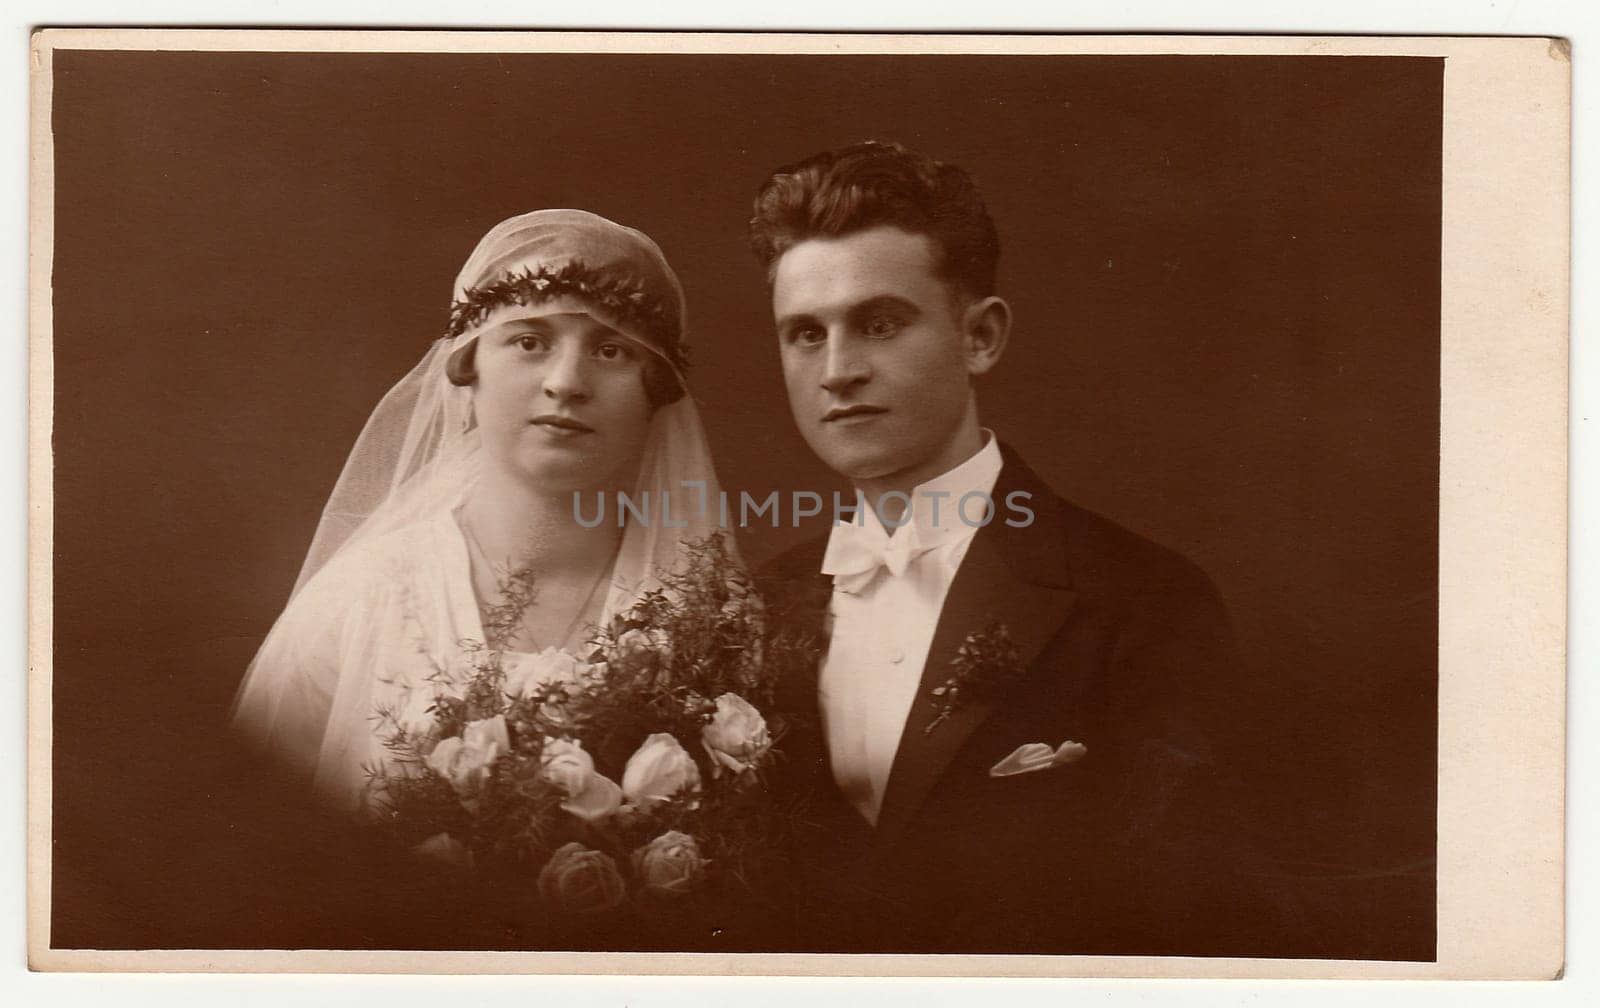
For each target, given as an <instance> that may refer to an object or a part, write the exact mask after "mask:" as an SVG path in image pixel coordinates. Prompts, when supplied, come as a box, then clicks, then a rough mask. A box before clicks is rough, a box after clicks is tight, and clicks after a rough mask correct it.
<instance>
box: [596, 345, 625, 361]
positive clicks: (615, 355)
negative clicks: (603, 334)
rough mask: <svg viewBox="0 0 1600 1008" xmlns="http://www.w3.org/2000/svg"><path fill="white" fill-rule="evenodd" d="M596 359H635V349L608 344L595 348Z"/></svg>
mask: <svg viewBox="0 0 1600 1008" xmlns="http://www.w3.org/2000/svg"><path fill="white" fill-rule="evenodd" d="M594 353H595V356H596V357H599V358H600V359H601V360H606V361H625V360H632V359H633V349H632V348H631V347H628V346H625V345H623V344H621V343H612V342H606V343H602V344H600V345H599V346H597V347H595V348H594Z"/></svg>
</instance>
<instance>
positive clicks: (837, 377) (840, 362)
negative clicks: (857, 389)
mask: <svg viewBox="0 0 1600 1008" xmlns="http://www.w3.org/2000/svg"><path fill="white" fill-rule="evenodd" d="M855 344H856V341H854V340H851V339H849V338H848V337H841V336H837V335H832V334H830V335H829V337H828V345H827V348H826V349H825V350H824V351H823V357H822V387H823V388H825V389H827V390H828V391H829V392H832V393H834V394H835V395H837V394H839V393H840V392H843V391H844V390H846V389H848V388H850V387H851V386H852V385H860V384H861V383H863V382H865V381H866V380H867V379H868V378H870V377H872V369H871V368H870V367H869V366H868V363H867V359H866V354H865V352H864V351H863V348H861V347H859V346H857V345H855Z"/></svg>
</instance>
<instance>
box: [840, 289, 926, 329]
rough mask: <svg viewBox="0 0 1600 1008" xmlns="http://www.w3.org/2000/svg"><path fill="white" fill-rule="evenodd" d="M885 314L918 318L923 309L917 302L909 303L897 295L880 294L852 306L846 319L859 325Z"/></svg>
mask: <svg viewBox="0 0 1600 1008" xmlns="http://www.w3.org/2000/svg"><path fill="white" fill-rule="evenodd" d="M885 312H889V313H891V314H895V315H901V316H904V317H906V318H916V317H917V316H919V315H921V314H922V309H921V308H918V307H917V305H916V303H915V302H913V301H907V300H906V299H905V298H903V297H900V296H899V295H897V294H879V295H877V296H875V297H870V298H867V299H866V300H865V301H860V302H857V303H856V304H854V305H852V306H851V307H850V310H849V312H848V313H847V315H846V317H847V318H848V319H849V320H850V322H851V323H852V324H856V325H859V324H860V323H862V322H866V321H868V320H869V319H870V318H871V317H872V316H874V315H881V314H883V313H885Z"/></svg>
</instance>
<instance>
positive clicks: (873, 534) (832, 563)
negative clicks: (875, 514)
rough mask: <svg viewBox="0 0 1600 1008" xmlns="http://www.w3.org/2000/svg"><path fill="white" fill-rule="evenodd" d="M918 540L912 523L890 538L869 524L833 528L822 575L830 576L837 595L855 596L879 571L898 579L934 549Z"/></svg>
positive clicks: (824, 557)
mask: <svg viewBox="0 0 1600 1008" xmlns="http://www.w3.org/2000/svg"><path fill="white" fill-rule="evenodd" d="M920 538H921V537H919V536H918V535H917V525H916V524H915V523H914V522H908V523H906V524H905V525H902V526H901V527H900V528H899V529H898V530H897V531H896V532H895V534H894V535H892V536H891V535H889V534H888V533H887V532H885V531H884V530H883V527H882V526H880V525H878V524H876V523H872V522H869V523H866V524H861V525H857V524H855V523H854V522H845V523H842V524H839V525H835V526H834V527H833V533H832V535H830V536H829V537H828V549H827V552H826V553H824V554H823V557H822V573H824V574H831V575H832V576H833V586H834V587H835V588H837V589H839V590H840V591H842V592H847V593H849V594H851V595H859V594H860V593H861V591H862V590H863V589H865V588H866V587H867V585H868V584H870V583H871V582H872V579H873V578H874V577H876V576H877V574H878V571H879V570H880V569H887V570H888V571H889V573H890V574H892V575H894V576H895V577H899V576H900V575H901V574H904V573H905V571H906V567H907V566H909V565H910V563H911V561H912V560H915V559H916V558H917V557H919V556H921V555H922V554H923V553H926V552H928V551H929V550H931V549H933V548H934V547H935V546H937V545H938V543H937V542H933V543H923V542H921V541H920Z"/></svg>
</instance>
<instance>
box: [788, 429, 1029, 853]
mask: <svg viewBox="0 0 1600 1008" xmlns="http://www.w3.org/2000/svg"><path fill="white" fill-rule="evenodd" d="M983 434H984V445H983V447H982V448H981V449H979V450H978V452H977V453H976V454H974V455H973V456H972V457H971V458H969V459H967V460H966V461H965V462H963V463H961V464H960V465H958V466H956V467H955V468H954V469H951V470H950V471H949V472H947V473H945V474H944V475H942V476H938V477H936V478H934V479H931V480H929V481H928V482H926V483H923V484H921V485H919V486H918V487H917V488H916V489H915V490H914V491H912V493H911V506H910V509H909V511H908V514H907V516H903V517H902V519H901V522H902V524H901V525H900V527H898V528H897V529H894V530H892V531H888V530H885V528H884V526H883V525H882V524H880V522H879V520H878V518H877V517H876V516H875V514H874V513H873V510H872V508H871V507H870V506H868V505H867V502H866V500H865V498H864V496H863V495H862V494H861V493H860V492H859V491H858V492H857V495H856V505H857V507H859V508H861V511H860V512H859V515H860V516H861V517H862V520H861V521H859V522H858V523H857V524H856V526H855V527H851V526H850V524H849V523H848V522H840V523H838V524H836V525H835V526H834V530H833V533H832V535H831V536H830V537H829V540H828V550H827V554H826V555H825V557H824V559H823V565H822V573H824V574H831V575H833V576H834V589H833V596H832V599H831V601H830V603H829V606H828V614H829V616H830V617H831V624H832V631H831V634H830V637H829V645H828V653H827V655H826V656H825V657H824V658H823V660H822V669H821V673H820V675H819V676H818V685H817V689H818V703H819V706H820V708H821V711H822V721H823V731H824V733H825V735H826V738H827V741H828V753H829V756H830V758H831V761H832V764H833V777H834V781H835V782H836V783H837V784H838V786H839V790H840V791H841V792H842V793H843V794H844V797H845V798H846V799H847V800H848V801H849V802H850V804H851V805H853V806H855V808H856V810H857V811H858V812H860V813H861V814H862V815H863V816H864V817H865V818H866V819H867V821H868V822H871V823H873V824H874V825H876V824H877V821H878V812H879V810H880V809H881V808H882V806H883V794H884V789H885V787H886V786H887V785H888V782H889V769H890V767H891V766H892V765H893V764H894V756H895V750H896V749H897V748H899V745H900V732H901V730H902V729H903V728H904V727H905V722H906V717H907V715H908V714H909V713H910V711H911V707H912V704H913V703H915V702H916V700H917V686H918V685H919V684H920V683H921V681H922V666H923V665H924V664H925V663H926V661H927V658H928V648H929V647H930V646H931V644H932V643H933V633H934V630H935V628H936V627H937V626H938V624H939V611H940V610H941V609H942V608H943V607H944V597H945V595H946V594H947V593H948V592H949V590H950V583H951V582H952V581H954V580H955V576H956V571H957V570H958V569H959V568H960V566H961V560H962V558H963V557H965V556H966V554H967V547H968V546H970V545H971V543H972V537H973V535H974V534H976V532H977V531H978V529H977V525H975V524H970V523H981V522H983V521H984V515H985V513H986V512H985V506H986V505H985V503H984V501H983V500H980V499H977V498H973V499H970V500H968V501H967V504H966V507H965V509H964V510H961V509H960V505H961V502H962V498H963V497H964V496H965V495H967V494H971V493H979V494H982V495H984V497H985V498H987V497H990V496H992V494H993V492H994V484H995V480H996V479H997V478H998V477H999V475H1000V448H999V445H998V444H997V443H996V442H995V439H994V434H993V433H991V432H990V431H987V430H985V431H984V432H983ZM941 494H947V496H940V495H941ZM963 514H964V515H965V517H966V519H967V520H963ZM987 514H988V515H989V519H990V520H1000V519H999V516H998V515H997V514H996V508H995V506H994V505H993V504H992V503H991V504H989V505H988V511H987ZM969 522H970V523H969ZM874 554H880V555H881V554H886V556H885V557H884V562H883V563H882V564H878V563H877V562H876V559H875V556H874ZM847 589H848V590H847Z"/></svg>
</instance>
